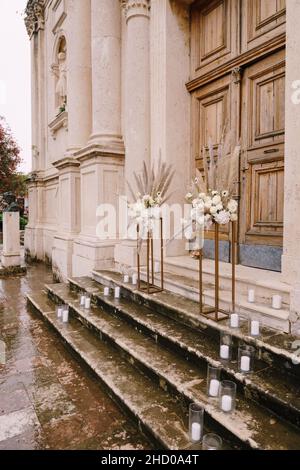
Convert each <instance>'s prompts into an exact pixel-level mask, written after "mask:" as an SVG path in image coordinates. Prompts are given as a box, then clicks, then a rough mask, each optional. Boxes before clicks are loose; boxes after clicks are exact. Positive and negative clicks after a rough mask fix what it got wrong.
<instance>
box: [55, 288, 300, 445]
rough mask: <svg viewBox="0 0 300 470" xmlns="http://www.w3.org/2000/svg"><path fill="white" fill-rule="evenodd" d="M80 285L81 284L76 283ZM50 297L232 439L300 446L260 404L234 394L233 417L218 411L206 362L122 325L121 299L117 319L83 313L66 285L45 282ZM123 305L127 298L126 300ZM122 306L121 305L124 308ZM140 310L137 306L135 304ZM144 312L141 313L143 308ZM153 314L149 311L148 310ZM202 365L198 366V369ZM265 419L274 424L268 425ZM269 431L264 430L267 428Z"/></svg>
mask: <svg viewBox="0 0 300 470" xmlns="http://www.w3.org/2000/svg"><path fill="white" fill-rule="evenodd" d="M81 287H83V286H82V285H81ZM86 287H87V286H86ZM47 288H48V289H49V292H50V293H51V295H52V296H53V297H54V298H56V300H58V301H64V302H66V303H68V304H69V305H70V307H71V309H72V313H74V314H75V315H76V317H77V318H79V319H80V320H81V321H82V322H83V323H84V324H85V325H87V326H88V327H89V328H91V329H93V331H94V332H95V333H96V334H97V336H98V337H99V336H100V335H101V337H102V338H104V339H105V340H108V341H110V342H111V343H114V344H115V346H117V347H118V348H119V349H120V350H122V351H125V352H126V355H127V357H128V359H129V361H130V362H135V363H137V364H138V365H139V368H141V369H142V370H143V371H145V372H147V371H148V374H149V376H150V377H151V378H153V376H155V377H156V379H157V382H158V383H160V384H161V386H163V387H165V386H166V387H167V390H168V391H169V392H170V391H171V392H172V393H174V390H175V393H176V396H179V397H184V399H185V401H186V402H189V401H195V402H197V403H199V404H200V405H201V406H204V408H205V410H206V415H207V416H209V417H210V420H212V421H213V422H214V427H215V426H216V424H217V423H219V425H221V426H222V427H224V428H225V429H226V432H231V433H232V434H233V435H234V436H235V438H236V439H240V440H241V441H242V442H244V443H246V444H247V445H248V446H250V447H253V448H262V449H264V448H273V449H274V448H275V449H276V448H279V447H278V446H281V447H282V448H284V447H285V446H286V447H285V448H290V446H295V448H297V446H299V445H300V431H298V430H296V429H294V428H293V427H292V426H289V425H288V424H287V423H284V422H282V421H280V420H278V419H276V418H274V417H273V418H272V415H270V413H268V412H267V413H266V411H265V410H264V409H262V408H261V407H260V406H257V405H255V404H254V403H252V402H251V400H250V401H248V400H245V398H244V397H243V396H239V399H238V409H237V411H236V413H235V414H234V415H226V414H224V413H221V412H220V411H219V409H218V406H217V403H216V400H212V399H208V398H207V395H206V363H205V364H204V363H200V361H198V362H199V364H198V366H195V365H194V364H191V363H188V362H187V361H186V360H185V359H184V358H182V357H180V356H177V355H175V354H174V352H170V351H168V350H167V349H165V348H163V347H162V346H161V345H159V344H155V342H154V341H153V340H151V339H150V338H149V337H148V338H147V337H145V336H143V335H141V334H139V332H138V331H136V330H134V329H133V328H132V327H130V326H129V325H128V324H126V323H124V322H123V321H122V320H121V319H120V317H119V312H120V310H123V307H124V306H123V305H122V302H124V301H123V300H120V301H114V300H112V302H113V303H114V304H115V307H116V311H115V313H116V315H117V316H116V317H114V316H112V315H109V314H108V313H106V311H105V310H99V308H96V307H93V308H92V311H91V312H89V311H86V310H85V309H82V308H81V307H80V305H79V300H78V295H77V294H72V293H70V292H69V291H68V288H67V286H65V285H57V284H56V285H53V286H47ZM88 290H89V292H91V291H93V292H94V295H96V296H97V298H98V296H99V294H98V292H99V289H98V287H97V286H95V285H94V286H92V285H91V284H90V285H89V289H88ZM125 303H127V302H126V300H125ZM125 308H126V307H125ZM139 308H140V309H141V310H143V308H142V307H139ZM143 313H145V312H143ZM152 315H153V312H152ZM201 366H202V367H201ZM270 420H273V421H274V423H276V424H275V426H274V425H270ZM267 429H268V432H266V430H267ZM269 434H272V436H273V437H272V444H270V442H267V441H266V436H268V435H269Z"/></svg>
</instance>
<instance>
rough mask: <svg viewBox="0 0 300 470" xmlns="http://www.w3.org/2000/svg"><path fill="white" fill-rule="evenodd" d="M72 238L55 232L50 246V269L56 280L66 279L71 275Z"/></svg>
mask: <svg viewBox="0 0 300 470" xmlns="http://www.w3.org/2000/svg"><path fill="white" fill-rule="evenodd" d="M72 255H73V238H72V237H70V236H68V235H62V234H61V235H60V234H56V235H55V237H54V240H53V246H52V271H53V275H54V278H55V279H56V280H58V281H64V282H65V281H67V279H68V277H70V276H72Z"/></svg>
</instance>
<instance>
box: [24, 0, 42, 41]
mask: <svg viewBox="0 0 300 470" xmlns="http://www.w3.org/2000/svg"><path fill="white" fill-rule="evenodd" d="M44 10H45V0H29V1H28V3H27V6H26V9H25V19H24V22H25V26H26V29H27V33H28V35H29V37H31V36H32V35H33V34H34V33H37V32H38V31H39V30H40V29H44V22H45V19H44Z"/></svg>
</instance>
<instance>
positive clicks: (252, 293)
mask: <svg viewBox="0 0 300 470" xmlns="http://www.w3.org/2000/svg"><path fill="white" fill-rule="evenodd" d="M248 302H250V303H254V302H255V290H254V289H249V290H248Z"/></svg>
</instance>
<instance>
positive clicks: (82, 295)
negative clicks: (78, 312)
mask: <svg viewBox="0 0 300 470" xmlns="http://www.w3.org/2000/svg"><path fill="white" fill-rule="evenodd" d="M84 305H85V294H84V293H82V294H81V295H80V306H81V307H84Z"/></svg>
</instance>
